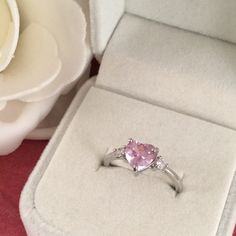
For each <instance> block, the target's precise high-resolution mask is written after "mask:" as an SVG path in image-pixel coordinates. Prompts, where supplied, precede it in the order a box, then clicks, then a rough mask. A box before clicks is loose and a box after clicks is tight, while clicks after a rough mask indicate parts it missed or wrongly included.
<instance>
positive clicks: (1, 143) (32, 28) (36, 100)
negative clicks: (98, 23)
mask: <svg viewBox="0 0 236 236" xmlns="http://www.w3.org/2000/svg"><path fill="white" fill-rule="evenodd" d="M90 55H91V54H90V51H89V48H88V46H87V43H86V20H85V16H84V14H83V12H82V9H81V7H80V6H79V5H78V3H76V2H75V1H73V0H18V1H16V0H0V155H4V154H7V153H9V152H11V151H13V150H15V149H16V148H17V147H18V146H19V145H20V144H21V142H22V140H23V139H24V138H25V137H26V136H27V135H28V134H29V133H30V132H32V131H33V130H34V129H35V128H36V127H37V126H38V124H39V123H40V122H41V121H42V120H43V119H44V118H45V117H46V116H47V115H48V114H49V112H50V110H51V109H52V107H53V106H54V104H55V102H56V101H57V100H58V98H59V96H60V95H61V94H64V93H66V92H68V90H69V89H70V88H71V87H72V86H73V85H74V84H75V82H76V81H77V80H78V78H79V76H81V75H82V74H83V73H84V70H85V69H86V68H87V65H88V62H89V60H90Z"/></svg>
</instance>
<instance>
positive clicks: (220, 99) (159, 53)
mask: <svg viewBox="0 0 236 236" xmlns="http://www.w3.org/2000/svg"><path fill="white" fill-rule="evenodd" d="M97 85H98V86H101V87H103V88H107V89H109V90H114V91H116V92H120V93H122V94H127V95H128V96H133V97H135V98H139V99H143V100H145V101H148V102H150V103H153V104H156V105H160V106H164V107H167V108H170V109H173V110H176V111H178V112H182V113H185V114H188V115H193V116H196V117H200V118H202V119H205V120H209V121H211V122H215V123H218V124H220V125H224V126H227V127H231V128H233V129H236V109H235V107H236V95H235V94H236V46H235V45H233V44H229V43H225V42H222V41H220V40H216V39H211V38H209V37H205V36H201V35H197V34H194V33H191V32H187V31H183V30H179V29H176V28H173V27H169V26H166V25H163V24H159V23H156V22H153V21H149V20H146V19H144V18H140V17H136V16H133V15H128V14H127V15H124V16H123V18H122V20H121V22H120V24H119V25H118V27H117V29H116V31H115V33H114V35H113V37H112V39H111V41H110V43H109V45H108V48H107V49H106V52H105V55H104V57H103V62H102V65H101V69H100V73H99V77H98V81H97Z"/></svg>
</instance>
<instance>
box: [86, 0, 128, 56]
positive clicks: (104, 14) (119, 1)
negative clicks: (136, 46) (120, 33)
mask: <svg viewBox="0 0 236 236" xmlns="http://www.w3.org/2000/svg"><path fill="white" fill-rule="evenodd" d="M89 4H90V21H91V22H90V23H91V40H92V47H93V52H94V53H95V56H97V58H98V59H101V55H102V53H103V51H104V49H105V47H106V45H107V42H108V41H109V39H110V37H111V35H112V33H113V31H114V29H115V27H116V25H117V23H118V21H119V19H120V17H121V16H122V15H123V13H124V10H125V0H116V1H111V0H90V1H89Z"/></svg>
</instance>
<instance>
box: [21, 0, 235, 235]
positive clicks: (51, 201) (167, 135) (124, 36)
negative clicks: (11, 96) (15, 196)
mask: <svg viewBox="0 0 236 236" xmlns="http://www.w3.org/2000/svg"><path fill="white" fill-rule="evenodd" d="M86 2H87V1H85V2H84V4H85V3H86ZM235 10H236V2H235V1H234V0H228V1H227V2H225V1H224V0H217V1H211V0H194V1H188V0H180V1H171V0H126V1H125V0H92V1H90V19H91V22H90V23H91V24H90V27H91V39H92V40H91V41H92V48H93V52H94V54H95V55H96V57H97V58H99V59H100V60H101V68H100V71H99V75H98V77H97V78H96V81H95V82H92V81H89V82H87V83H86V84H85V85H84V87H83V88H82V89H81V90H80V91H79V92H78V95H77V96H76V98H75V99H74V101H73V103H72V105H71V107H70V109H69V111H68V112H67V114H66V115H65V117H64V119H63V121H62V122H61V125H60V127H59V128H58V130H57V132H56V134H55V136H54V137H53V139H52V140H51V142H50V144H49V145H48V147H47V149H46V150H45V152H44V154H43V155H42V157H41V159H40V161H39V163H38V165H37V167H36V168H35V170H34V171H33V173H32V175H31V177H30V178H29V180H28V182H27V184H26V186H25V188H24V191H23V193H22V197H21V206H20V207H21V216H22V219H23V222H24V225H25V227H26V230H27V232H28V234H29V235H44V236H45V235H80V236H81V235H85V236H89V235H96V236H99V235H129V236H133V235H134V236H145V235H148V236H149V235H159V236H162V235H168V236H172V235H173V236H190V235H191V236H193V235H196V236H213V235H221V236H230V235H232V232H233V228H234V224H235V218H236V217H235V216H236V214H235V202H236V187H235V183H236V179H235V178H234V174H235V170H236V45H235V43H236V17H235ZM87 91H88V92H87ZM85 94H86V95H85ZM130 137H132V138H136V139H138V140H140V141H143V142H146V143H152V144H155V145H157V146H158V147H159V148H160V150H161V153H162V155H163V156H164V157H165V158H166V160H168V162H169V163H170V165H171V167H172V168H173V169H175V170H176V171H177V172H178V173H179V174H180V175H182V176H184V179H183V183H184V191H183V193H181V194H179V195H177V196H176V195H175V192H174V191H173V189H171V188H170V186H169V185H168V183H167V180H166V179H165V178H164V177H163V176H162V175H161V174H159V173H156V175H153V174H150V175H149V174H148V173H145V174H140V175H139V176H138V177H137V176H134V175H133V174H132V172H131V171H129V170H127V169H125V168H121V167H113V168H105V167H103V166H102V164H101V163H102V159H103V157H104V155H105V153H106V152H107V150H108V149H109V148H111V147H117V146H118V147H119V146H121V145H123V144H126V142H127V139H128V138H130Z"/></svg>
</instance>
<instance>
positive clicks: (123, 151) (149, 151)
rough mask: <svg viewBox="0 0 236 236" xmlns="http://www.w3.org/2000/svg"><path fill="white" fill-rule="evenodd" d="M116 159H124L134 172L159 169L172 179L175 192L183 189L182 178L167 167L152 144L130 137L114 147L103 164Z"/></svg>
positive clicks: (109, 163)
mask: <svg viewBox="0 0 236 236" xmlns="http://www.w3.org/2000/svg"><path fill="white" fill-rule="evenodd" d="M117 159H118V160H123V161H126V162H127V163H128V164H129V166H130V167H131V168H132V170H133V171H134V172H135V173H136V174H138V173H140V172H143V171H145V170H147V169H152V170H160V171H162V172H164V173H165V174H166V175H167V176H168V177H169V178H170V179H171V180H172V183H173V184H172V187H173V188H174V189H175V190H176V192H177V193H180V192H182V190H183V185H182V179H181V178H180V177H179V176H178V175H177V174H176V173H175V172H174V171H173V170H172V169H170V168H169V165H168V163H166V162H165V160H164V159H163V158H162V156H160V155H159V148H158V147H155V146H154V145H152V144H145V143H141V142H139V141H137V140H134V139H132V138H131V139H129V140H128V144H127V145H125V146H123V147H120V148H117V149H114V151H113V152H111V153H108V154H107V155H106V156H105V158H104V166H106V167H108V166H111V164H112V162H113V161H114V160H117Z"/></svg>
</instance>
